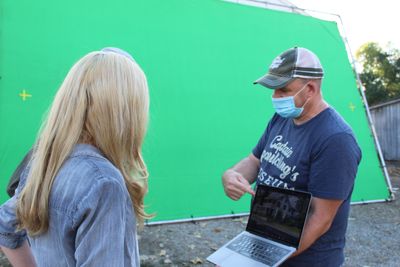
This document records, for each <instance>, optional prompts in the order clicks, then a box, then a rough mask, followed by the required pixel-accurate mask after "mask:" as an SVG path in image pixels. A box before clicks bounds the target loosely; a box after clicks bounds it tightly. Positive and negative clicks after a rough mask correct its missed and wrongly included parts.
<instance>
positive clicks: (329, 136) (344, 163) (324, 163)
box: [253, 108, 361, 267]
mask: <svg viewBox="0 0 400 267" xmlns="http://www.w3.org/2000/svg"><path fill="white" fill-rule="evenodd" d="M253 154H254V155H255V156H256V157H257V158H259V159H260V170H259V174H258V178H257V184H260V183H261V184H266V185H270V186H275V187H282V188H289V189H297V190H302V191H308V192H311V193H312V195H313V196H314V197H317V198H322V199H336V200H343V203H342V205H341V206H340V208H339V209H338V211H337V214H336V216H335V218H334V220H333V223H332V226H331V227H330V229H329V230H328V231H327V232H326V233H325V234H323V235H322V236H321V237H320V238H319V239H318V240H317V241H316V242H315V243H314V244H313V245H312V246H311V247H310V248H309V249H307V250H306V251H304V252H303V253H301V254H300V255H299V256H297V257H294V258H291V259H289V260H288V261H286V262H285V263H284V264H283V265H282V266H296V267H303V266H304V267H305V266H307V267H308V266H313V267H318V266H323V267H337V266H340V265H341V264H342V263H343V261H344V255H343V248H344V246H345V234H346V229H347V219H348V216H349V209H350V198H351V193H352V191H353V185H354V179H355V177H356V173H357V168H358V164H359V162H360V160H361V150H360V148H359V146H358V144H357V142H356V139H355V137H354V134H353V132H352V130H351V128H350V126H349V125H348V124H347V123H346V122H345V121H344V120H343V118H342V117H341V116H340V115H339V114H338V113H337V112H336V111H335V110H334V109H333V108H327V109H325V110H324V111H322V112H321V113H320V114H318V115H317V116H315V117H314V118H312V119H311V120H309V121H307V122H306V123H304V124H302V125H296V124H294V122H293V120H292V119H285V118H282V117H280V116H279V115H277V114H275V115H274V116H273V118H272V119H271V121H270V122H269V124H268V126H267V128H266V130H265V132H264V134H263V136H262V137H261V138H260V140H259V142H258V144H257V146H256V147H255V148H254V149H253Z"/></svg>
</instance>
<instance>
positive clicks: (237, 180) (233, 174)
mask: <svg viewBox="0 0 400 267" xmlns="http://www.w3.org/2000/svg"><path fill="white" fill-rule="evenodd" d="M259 168H260V160H259V159H258V158H256V157H255V156H254V155H253V154H250V155H249V156H247V157H246V158H244V159H242V160H241V161H239V162H238V163H237V164H236V165H235V166H233V167H232V168H230V169H228V170H226V171H225V172H224V174H223V175H222V184H223V185H224V190H225V194H226V195H227V196H228V197H230V198H231V199H233V200H238V199H240V198H241V197H242V196H243V194H245V193H249V194H251V195H253V196H254V195H255V193H254V191H253V189H252V188H251V186H250V185H251V184H252V183H254V181H255V180H256V178H257V173H258V170H259Z"/></svg>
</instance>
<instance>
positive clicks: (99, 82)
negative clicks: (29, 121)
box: [17, 50, 149, 235]
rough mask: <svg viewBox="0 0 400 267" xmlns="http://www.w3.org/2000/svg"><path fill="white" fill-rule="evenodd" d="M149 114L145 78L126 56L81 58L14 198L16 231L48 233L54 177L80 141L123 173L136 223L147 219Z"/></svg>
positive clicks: (111, 54) (112, 54) (59, 96)
mask: <svg viewBox="0 0 400 267" xmlns="http://www.w3.org/2000/svg"><path fill="white" fill-rule="evenodd" d="M121 51H122V50H121ZM122 52H124V51H122ZM127 55H128V56H127ZM148 111H149V96H148V88H147V81H146V77H145V74H144V73H143V71H142V70H141V68H140V67H139V65H138V64H136V63H135V62H134V61H133V59H132V58H131V57H130V56H129V54H124V53H118V51H117V52H110V51H107V52H104V51H96V52H91V53H89V54H87V55H86V56H84V57H83V58H82V59H80V60H79V61H78V62H77V63H76V64H75V65H74V66H73V67H72V68H71V70H70V71H69V73H68V75H67V76H66V78H65V80H64V82H63V83H62V85H61V87H60V89H59V90H58V92H57V94H56V96H55V99H54V101H53V104H52V106H51V109H50V111H49V113H48V117H47V120H46V121H45V123H44V124H43V126H42V129H41V131H40V135H39V137H38V140H37V142H36V145H35V150H34V155H33V162H32V167H31V169H30V172H29V175H28V179H27V183H26V186H25V187H24V189H23V190H22V192H21V195H20V197H19V199H18V205H17V216H18V219H19V228H20V229H22V228H23V229H26V230H27V231H28V233H29V234H30V235H38V234H41V233H44V232H46V231H47V229H48V226H49V215H48V213H49V195H50V191H51V188H52V185H53V182H54V178H55V176H56V175H57V173H58V171H59V169H60V167H61V165H62V164H63V162H64V161H65V160H66V159H67V157H68V155H69V154H70V153H71V151H72V149H73V148H74V146H75V145H76V144H77V143H80V142H86V143H91V144H93V145H94V146H96V147H97V148H99V150H100V151H101V152H102V153H103V154H104V155H105V156H106V157H107V158H108V159H109V160H110V161H111V162H112V163H113V164H114V165H115V166H116V167H117V168H118V169H119V170H120V171H121V173H122V175H123V177H124V180H125V184H126V187H127V189H128V192H129V194H130V198H131V200H132V203H133V206H134V210H135V214H136V216H137V218H138V221H139V222H143V220H144V219H145V218H148V215H147V214H146V212H145V211H144V204H143V198H144V196H145V194H146V193H147V177H148V174H147V170H146V165H145V163H144V161H143V158H142V155H141V149H142V142H143V138H144V136H145V133H146V129H147V120H148Z"/></svg>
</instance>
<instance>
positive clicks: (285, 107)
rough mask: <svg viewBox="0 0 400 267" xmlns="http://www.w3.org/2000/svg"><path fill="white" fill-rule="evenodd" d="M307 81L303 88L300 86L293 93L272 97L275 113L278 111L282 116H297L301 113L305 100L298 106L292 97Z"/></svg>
mask: <svg viewBox="0 0 400 267" xmlns="http://www.w3.org/2000/svg"><path fill="white" fill-rule="evenodd" d="M307 84H308V83H306V84H305V85H304V86H303V88H301V89H300V90H299V91H298V92H297V93H296V94H295V95H293V96H287V97H279V98H274V97H273V98H272V106H273V107H274V109H275V111H276V113H278V114H279V115H280V116H281V117H284V118H297V117H299V116H300V115H301V113H302V112H303V110H304V106H305V105H306V103H307V101H308V99H307V101H306V102H305V103H304V105H303V106H302V107H300V108H298V107H296V105H295V103H294V97H295V96H296V95H297V94H298V93H300V92H301V91H302V90H303V89H304V88H305V87H306V86H307Z"/></svg>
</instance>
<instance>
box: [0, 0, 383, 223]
mask: <svg viewBox="0 0 400 267" xmlns="http://www.w3.org/2000/svg"><path fill="white" fill-rule="evenodd" d="M0 9H1V10H0V12H1V13H0V31H1V32H0V34H1V36H0V37H1V39H0V76H1V78H0V127H1V131H0V201H1V202H4V201H5V200H7V199H8V197H7V194H6V192H5V189H6V185H7V182H8V179H9V177H10V175H11V174H12V172H13V170H14V169H15V167H16V166H17V164H18V162H19V161H20V160H21V159H22V157H23V156H24V154H25V153H26V152H27V150H28V149H29V148H30V146H31V145H32V143H33V142H34V140H35V138H36V136H37V131H38V128H39V126H40V124H41V121H42V119H43V117H44V113H45V112H46V110H47V109H48V106H49V105H50V103H51V101H52V98H53V96H54V94H55V92H56V91H57V88H58V86H59V85H60V84H61V82H62V80H63V78H64V77H65V75H66V74H67V72H68V70H69V68H70V67H71V66H72V65H73V63H74V62H76V61H77V60H78V59H79V58H80V57H82V56H83V55H85V54H86V53H88V52H90V51H93V50H99V49H101V48H102V47H105V46H117V47H121V48H123V49H125V50H127V51H129V52H130V53H131V54H132V55H133V56H134V58H135V59H136V60H137V62H138V63H139V64H140V65H141V66H142V68H143V69H144V71H145V73H146V74H147V77H148V82H149V88H150V97H151V109H150V110H151V115H150V124H149V131H148V135H147V137H146V140H145V146H144V157H145V160H146V162H147V165H148V168H149V171H150V178H149V194H148V196H147V197H146V204H147V206H148V211H149V212H156V213H157V217H155V219H154V221H166V220H176V219H187V218H199V217H208V216H219V215H226V214H232V213H234V214H237V213H242V212H247V211H248V208H249V197H248V196H246V197H244V198H243V199H241V200H240V201H237V202H235V201H232V200H230V199H228V198H227V197H226V196H225V195H224V192H223V188H222V185H221V179H220V177H221V174H222V173H223V171H224V170H225V169H227V168H229V167H231V166H232V165H234V164H235V163H236V162H237V161H239V160H240V159H241V158H243V157H245V156H247V155H248V154H249V153H251V150H252V148H253V147H254V146H255V144H256V143H257V141H258V139H259V137H260V136H261V134H262V133H263V130H264V128H265V127H266V125H267V122H268V120H269V118H270V117H271V115H272V114H273V110H272V106H271V101H270V97H271V93H272V92H271V90H268V89H266V88H264V87H261V86H254V85H253V84H252V82H253V81H254V80H255V79H256V78H258V77H259V76H261V75H263V74H264V73H265V72H266V71H267V69H268V65H269V63H270V62H271V61H272V59H273V58H274V57H275V56H276V55H278V54H279V53H281V52H282V51H284V50H286V49H288V48H290V47H293V46H303V47H307V48H309V49H311V50H312V51H314V52H315V53H316V54H317V55H318V56H319V57H320V59H321V62H322V65H323V66H324V69H325V77H326V78H325V80H324V84H323V93H324V96H325V98H326V99H327V101H328V102H329V103H330V104H331V105H332V106H333V107H335V108H336V109H337V110H338V111H339V112H340V113H341V114H342V115H343V116H344V117H345V119H346V120H347V121H348V123H349V124H350V125H352V127H353V129H354V131H355V134H356V136H357V138H358V141H359V143H360V145H361V148H362V151H363V159H362V162H361V165H360V168H359V173H358V176H357V180H356V186H355V190H354V193H353V199H352V200H353V201H357V202H358V201H367V200H382V199H386V198H388V197H389V191H388V187H387V184H386V182H385V179H384V176H383V173H382V171H381V169H380V163H379V160H378V157H377V152H376V149H375V145H374V142H373V137H372V135H371V131H370V129H369V126H368V121H367V118H366V113H365V107H364V105H363V103H362V99H361V97H360V95H359V92H358V90H357V86H356V80H355V78H354V75H353V72H352V68H351V65H350V63H349V60H348V58H347V53H346V50H345V46H344V43H343V41H342V39H341V37H340V34H339V32H338V28H337V25H336V24H335V23H334V22H328V21H323V20H319V19H315V18H311V17H307V16H302V15H299V14H291V13H284V12H279V11H272V10H267V9H261V8H256V7H250V6H244V5H239V4H234V3H228V2H223V1H220V0H114V1H105V0H96V1H94V0H87V1H77V0H70V1H50V0H37V1H28V0H20V1H13V0H3V1H1V3H0ZM338 157H340V155H338Z"/></svg>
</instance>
